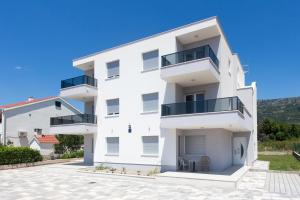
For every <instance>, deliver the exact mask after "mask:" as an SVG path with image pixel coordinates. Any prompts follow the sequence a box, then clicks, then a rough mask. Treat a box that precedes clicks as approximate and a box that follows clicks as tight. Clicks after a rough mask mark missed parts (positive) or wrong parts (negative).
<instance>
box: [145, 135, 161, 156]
mask: <svg viewBox="0 0 300 200" xmlns="http://www.w3.org/2000/svg"><path fill="white" fill-rule="evenodd" d="M142 140H143V154H144V155H158V136H143V137H142Z"/></svg>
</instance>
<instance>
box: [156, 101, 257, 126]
mask: <svg viewBox="0 0 300 200" xmlns="http://www.w3.org/2000/svg"><path fill="white" fill-rule="evenodd" d="M245 112H246V111H245V108H244V104H243V103H242V101H241V100H240V99H239V98H238V97H227V98H218V99H208V100H204V101H188V102H180V103H171V104H163V105H162V106H161V116H162V118H161V127H163V128H176V129H211V128H221V129H227V130H231V131H246V130H247V131H248V130H249V129H250V127H249V125H248V124H249V123H246V120H249V118H251V116H250V115H249V113H248V112H247V113H245ZM245 115H246V116H245ZM250 124H251V123H250Z"/></svg>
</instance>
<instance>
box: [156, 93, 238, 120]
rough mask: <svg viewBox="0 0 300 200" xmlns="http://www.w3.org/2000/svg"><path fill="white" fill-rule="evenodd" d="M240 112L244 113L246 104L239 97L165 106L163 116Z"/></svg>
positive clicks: (162, 108) (162, 110) (162, 111)
mask: <svg viewBox="0 0 300 200" xmlns="http://www.w3.org/2000/svg"><path fill="white" fill-rule="evenodd" d="M233 110H238V111H240V112H241V113H244V104H243V103H242V101H241V100H240V99H239V98H238V97H227V98H220V99H208V100H204V101H189V102H183V103H172V104H163V105H162V106H161V115H162V116H168V115H183V114H193V113H208V112H221V111H233Z"/></svg>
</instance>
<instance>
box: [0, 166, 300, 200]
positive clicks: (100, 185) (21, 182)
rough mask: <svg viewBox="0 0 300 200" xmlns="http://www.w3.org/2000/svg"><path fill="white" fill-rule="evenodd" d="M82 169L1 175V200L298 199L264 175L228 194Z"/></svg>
mask: <svg viewBox="0 0 300 200" xmlns="http://www.w3.org/2000/svg"><path fill="white" fill-rule="evenodd" d="M82 167H83V166H81V165H80V164H78V163H77V164H76V163H75V164H54V165H45V166H38V167H30V168H22V169H11V170H3V171H0V199H1V200H35V199H36V200H37V199H39V200H41V199H43V200H47V199H51V200H54V199H59V200H66V199H72V200H85V199H86V200H94V199H106V200H107V199H110V200H111V199H112V200H114V199H124V200H128V199H133V200H138V199H151V200H155V199H168V200H171V199H175V200H176V199H178V200H179V199H180V200H183V199H184V200H185V199H191V200H192V199H200V200H201V199H220V200H221V199H222V200H224V199H230V200H235V199H238V200H240V199H258V200H263V199H289V200H296V199H297V200H299V199H300V195H298V194H296V193H292V192H290V193H276V192H273V191H272V190H269V189H268V188H267V187H266V186H265V183H266V180H269V179H268V173H267V172H254V171H249V172H248V173H247V174H246V175H245V176H244V177H243V179H242V180H241V181H240V184H239V185H238V189H237V190H235V191H233V192H231V191H228V190H224V189H221V188H218V187H196V186H193V185H184V184H181V183H180V181H176V182H174V183H173V184H170V183H168V184H167V183H164V182H160V181H159V180H156V179H144V178H128V177H122V178H120V177H118V176H107V175H97V174H87V173H80V172H78V171H77V170H78V169H79V168H82ZM293 178H294V177H293ZM278 180H281V179H278ZM282 180H283V179H282ZM293 180H294V179H293ZM298 189H299V188H298V186H297V189H296V190H297V191H298Z"/></svg>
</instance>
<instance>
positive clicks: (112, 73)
mask: <svg viewBox="0 0 300 200" xmlns="http://www.w3.org/2000/svg"><path fill="white" fill-rule="evenodd" d="M106 67H107V78H116V77H119V75H120V73H119V69H120V63H119V60H117V61H113V62H109V63H107V64H106Z"/></svg>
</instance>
